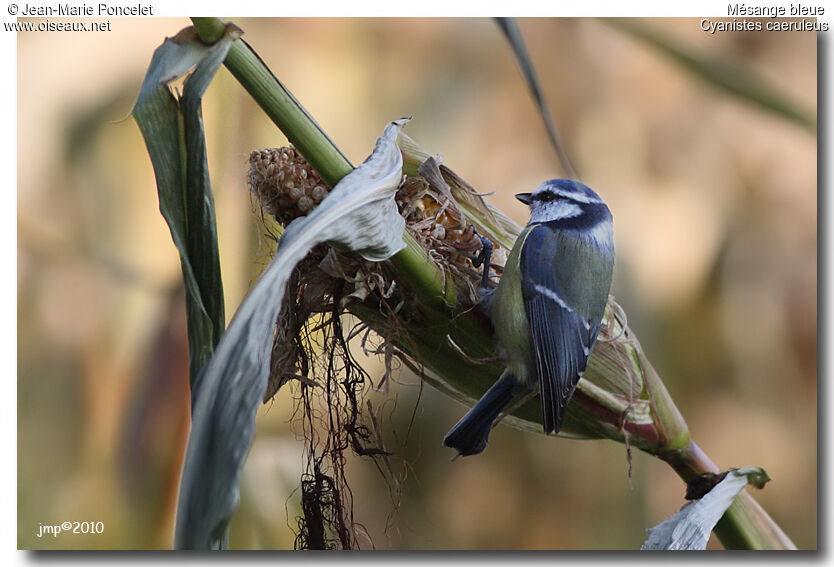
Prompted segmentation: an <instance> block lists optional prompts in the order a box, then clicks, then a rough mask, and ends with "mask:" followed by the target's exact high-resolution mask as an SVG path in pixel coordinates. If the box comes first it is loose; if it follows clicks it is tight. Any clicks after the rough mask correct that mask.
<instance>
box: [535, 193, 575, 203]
mask: <svg viewBox="0 0 834 567" xmlns="http://www.w3.org/2000/svg"><path fill="white" fill-rule="evenodd" d="M533 200H534V201H536V202H538V203H552V202H553V201H562V200H567V199H566V198H565V197H562V196H561V195H557V194H556V193H553V192H551V191H546V192H543V193H536V194H535V195H533Z"/></svg>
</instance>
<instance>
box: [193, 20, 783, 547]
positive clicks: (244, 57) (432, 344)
mask: <svg viewBox="0 0 834 567" xmlns="http://www.w3.org/2000/svg"><path fill="white" fill-rule="evenodd" d="M193 22H194V26H195V28H196V30H197V33H198V35H199V37H200V39H201V40H202V41H203V42H205V43H208V44H211V43H213V42H214V41H217V40H218V39H219V38H220V37H221V35H222V34H223V33H224V29H225V23H224V22H223V21H222V20H219V19H216V18H193ZM224 65H225V66H226V67H227V68H228V69H229V71H230V72H231V73H232V74H233V75H234V76H235V78H236V79H237V80H238V81H239V82H240V84H241V85H242V86H243V87H244V88H245V89H246V90H247V91H248V92H249V94H250V95H251V96H252V97H253V99H254V100H255V101H256V102H257V103H258V104H259V105H260V106H261V108H262V109H263V110H264V111H265V112H266V114H267V115H268V116H269V117H270V119H271V120H272V121H273V122H274V123H275V124H276V125H277V126H278V127H279V128H280V129H281V130H282V132H283V133H284V134H285V135H286V136H287V138H288V139H289V141H290V142H291V143H292V144H293V145H294V146H295V148H296V149H297V150H298V152H300V153H301V154H302V155H303V156H304V157H305V158H306V159H307V161H308V162H309V163H310V164H311V166H312V167H313V168H314V169H315V171H316V172H317V173H318V174H319V175H320V176H321V178H322V179H323V180H324V182H325V183H327V184H328V185H329V186H331V187H333V186H334V185H336V183H337V182H338V181H339V180H340V179H342V178H343V177H344V176H345V175H347V174H348V173H350V172H351V171H352V170H353V166H352V164H351V163H350V162H349V161H348V160H347V158H345V156H344V155H343V154H342V153H341V152H340V151H339V149H338V148H337V147H336V146H335V144H334V143H333V142H332V141H331V140H330V139H329V137H328V136H327V135H326V134H325V133H324V131H323V130H322V129H321V128H320V127H319V126H318V124H316V122H315V121H314V120H313V118H312V117H311V116H310V115H309V113H307V112H306V111H305V110H304V108H303V107H302V106H301V104H300V103H299V102H298V101H297V100H296V99H295V97H293V95H292V94H291V93H290V92H289V91H288V90H287V89H286V87H284V85H282V84H281V83H280V81H279V80H278V79H277V78H276V77H275V76H274V75H273V74H272V72H271V71H270V70H269V69H268V68H267V67H266V65H265V64H264V63H263V61H261V59H260V58H259V57H258V56H257V55H256V54H255V52H254V51H253V50H252V49H251V48H250V47H249V46H248V45H247V44H246V43H245V42H244V41H243V40H240V39H238V40H236V41H234V42H233V43H232V45H231V47H230V48H229V51H228V53H227V55H226V58H225V60H224ZM399 145H400V149H401V151H402V153H403V172H404V173H405V174H406V175H409V176H415V175H417V169H418V167H419V166H420V165H421V164H423V163H424V162H425V161H426V159H427V158H428V157H429V153H428V152H426V151H425V150H424V149H423V148H421V147H420V146H419V145H418V144H417V143H416V142H414V141H413V140H411V139H410V138H408V137H407V136H404V135H403V136H401V138H400V141H399ZM440 171H441V175H442V178H443V180H444V181H445V182H446V183H447V184H448V186H449V188H450V189H451V191H452V194H453V195H454V197H455V198H456V200H457V203H458V205H459V207H460V209H461V211H462V213H463V214H464V216H465V217H466V219H467V221H468V222H471V223H473V224H474V225H475V226H477V228H478V230H479V231H480V232H481V233H482V234H486V235H488V236H490V237H491V238H492V239H493V240H494V241H495V242H496V243H498V244H499V245H500V246H502V247H504V248H507V249H508V248H509V247H511V245H512V242H513V240H514V238H515V236H516V235H517V234H518V230H519V227H517V226H515V225H514V223H513V222H512V221H510V220H509V219H508V218H507V217H506V216H504V215H503V214H501V213H500V211H497V210H496V209H494V208H492V207H490V206H489V205H486V204H484V203H482V202H481V201H480V200H479V199H475V198H473V197H472V192H471V189H470V188H468V186H466V184H465V182H463V181H462V180H461V179H460V178H459V177H458V176H457V175H455V174H454V172H452V171H451V170H449V169H446V168H441V169H440ZM403 240H404V241H405V243H406V246H405V248H404V249H402V250H401V251H400V252H398V253H397V254H396V255H394V256H393V257H391V258H390V260H388V261H387V262H388V264H389V269H390V272H391V274H392V276H393V277H394V278H395V279H396V281H397V282H398V284H402V285H404V286H407V288H408V289H409V290H410V292H411V295H410V297H412V298H413V299H412V301H411V305H408V306H406V309H407V310H408V311H409V313H410V314H411V318H412V323H411V324H410V326H409V333H408V339H407V340H399V341H398V342H396V347H397V348H398V349H399V351H400V352H401V353H402V354H403V357H404V361H405V362H406V363H407V364H409V365H410V366H412V368H414V369H415V370H416V371H418V372H419V373H420V374H421V375H422V376H424V378H425V379H426V380H427V381H429V382H430V383H431V384H432V385H434V386H435V387H437V388H438V389H440V390H441V391H443V392H445V393H447V394H449V395H451V396H453V397H455V398H456V399H459V400H462V401H465V402H468V403H472V400H474V399H477V398H479V397H480V396H481V395H482V394H483V393H484V392H485V391H486V389H487V388H488V387H489V386H490V385H491V384H492V383H493V382H494V381H495V380H496V379H497V377H498V376H499V374H500V373H501V371H502V366H501V365H500V364H479V363H477V362H476V361H475V359H477V358H486V357H489V356H490V355H491V354H492V350H493V339H492V331H491V329H490V327H489V323H488V321H487V320H486V319H485V317H484V316H483V315H482V314H480V312H479V311H478V310H477V309H471V307H472V305H471V301H470V298H469V296H468V294H467V293H466V292H465V290H466V289H467V282H465V281H462V278H461V277H460V276H459V275H456V274H452V273H450V272H448V271H447V270H444V268H443V266H441V265H438V263H437V262H436V261H435V260H434V259H433V258H432V257H431V256H430V255H429V254H428V253H427V251H426V250H425V249H424V248H423V246H421V245H420V244H419V243H418V242H417V241H416V240H415V238H414V237H413V236H412V235H411V234H410V233H408V232H405V233H404V235H403ZM349 309H350V311H351V312H352V313H354V314H355V315H356V316H358V317H359V318H361V319H362V320H363V321H364V322H365V323H366V324H368V325H369V326H370V327H371V328H374V329H377V330H380V331H383V330H385V329H386V328H387V327H388V325H389V324H390V322H389V321H387V320H385V318H384V317H382V315H381V314H380V311H379V310H378V309H375V308H374V306H373V305H369V304H365V303H354V304H352V305H351V306H350V307H349ZM394 340H395V341H397V339H394ZM461 351H463V352H465V353H466V354H467V355H468V356H465V357H464V356H462V355H461ZM507 422H509V423H511V424H512V425H514V426H517V427H521V428H526V429H534V430H538V431H541V426H540V423H541V415H540V410H539V404H538V401H537V400H535V399H534V400H531V401H529V402H528V403H526V404H525V405H522V406H521V407H519V408H516V409H515V411H514V412H513V414H512V416H510V417H509V418H508V419H507ZM560 435H563V436H568V437H574V438H584V439H599V438H607V439H612V440H615V441H619V442H624V443H629V444H630V445H632V446H635V447H638V448H639V449H641V450H643V451H645V452H647V453H649V454H651V455H654V456H656V457H658V458H660V459H662V460H664V461H665V462H667V463H668V464H669V465H670V466H671V467H672V468H673V470H674V471H675V472H676V473H677V474H678V475H679V476H680V477H681V479H682V480H683V481H684V482H686V483H691V482H694V481H695V480H697V479H699V478H700V477H701V476H702V475H704V474H705V473H717V472H719V469H718V467H717V466H716V465H715V464H714V463H713V462H712V461H711V460H710V459H709V458H708V457H707V456H706V455H705V454H704V453H703V452H702V451H701V450H700V448H699V447H698V446H697V445H696V444H695V442H694V441H693V440H692V439H691V437H690V432H689V429H688V427H687V425H686V422H685V421H684V419H683V417H682V415H681V414H680V412H679V411H678V409H677V407H676V405H675V403H674V401H673V400H672V398H671V396H670V395H669V392H668V391H667V390H666V388H665V386H664V384H663V382H662V380H661V379H660V377H659V375H658V374H657V372H656V371H655V369H654V368H653V367H652V365H651V363H650V362H649V360H648V358H647V357H646V355H645V353H644V352H643V349H642V347H641V346H640V343H639V342H638V341H637V339H636V337H635V336H634V334H633V332H632V331H631V330H630V329H629V328H628V325H627V322H626V319H625V316H624V313H623V310H622V309H621V308H620V307H619V305H617V303H616V301H615V300H614V298H613V297H612V298H610V300H609V304H608V308H607V310H606V316H605V319H604V322H603V329H602V331H601V334H600V340H599V342H598V344H597V346H596V348H595V349H594V353H593V355H592V357H591V359H590V361H589V363H588V368H587V370H586V373H585V375H584V377H583V379H582V380H581V381H580V383H579V387H578V389H577V394H576V396H575V398H574V403H572V404H571V405H570V406H569V409H568V413H567V416H566V420H565V425H564V428H563V430H562V431H561V432H560ZM714 531H715V533H716V535H717V536H718V538H719V539H720V541H721V542H722V543H723V545H724V546H725V547H727V548H734V549H792V548H794V545H793V543H792V542H791V541H790V539H789V538H788V537H787V536H786V535H785V534H784V532H783V531H782V530H781V529H780V528H779V526H778V525H776V523H775V522H774V521H773V520H772V519H771V518H770V516H768V514H767V513H766V512H765V511H764V510H763V509H762V508H761V507H760V506H759V505H758V504H757V503H756V502H755V500H754V499H753V498H752V497H751V496H750V495H749V494H748V493H746V492H742V493H741V494H740V495H739V497H738V498H737V499H736V500H735V502H734V504H732V505H731V506H730V508H728V509H727V511H726V513H725V514H724V516H723V518H722V519H721V520H720V521H719V523H718V524H717V525H716V527H715V530H714Z"/></svg>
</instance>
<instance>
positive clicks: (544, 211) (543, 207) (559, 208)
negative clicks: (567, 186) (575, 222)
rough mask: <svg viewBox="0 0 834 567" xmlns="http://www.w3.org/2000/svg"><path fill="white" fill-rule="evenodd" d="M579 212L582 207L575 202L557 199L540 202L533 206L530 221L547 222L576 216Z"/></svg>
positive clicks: (580, 212)
mask: <svg viewBox="0 0 834 567" xmlns="http://www.w3.org/2000/svg"><path fill="white" fill-rule="evenodd" d="M581 214H582V207H580V206H579V205H577V204H576V203H569V202H567V201H562V200H558V201H551V202H550V203H542V204H540V205H538V206H536V207H534V208H533V214H532V215H531V217H530V221H531V222H547V221H554V220H559V219H569V218H571V217H578V216H579V215H581Z"/></svg>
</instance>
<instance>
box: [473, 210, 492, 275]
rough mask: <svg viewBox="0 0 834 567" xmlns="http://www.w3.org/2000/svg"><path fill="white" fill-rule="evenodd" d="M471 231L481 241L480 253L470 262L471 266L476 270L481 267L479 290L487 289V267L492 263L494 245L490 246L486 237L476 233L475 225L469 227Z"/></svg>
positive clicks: (490, 243) (490, 241)
mask: <svg viewBox="0 0 834 567" xmlns="http://www.w3.org/2000/svg"><path fill="white" fill-rule="evenodd" d="M471 226H472V230H474V231H475V236H477V237H478V238H480V239H481V253H480V254H478V257H477V258H475V259H474V260H472V265H473V266H475V267H476V268H478V267H480V266H481V265H483V267H484V269H483V274H482V276H481V289H487V288H489V266H490V262H491V261H492V249H493V247H494V245H493V244H492V240H490V239H489V238H487V237H486V236H481V235H480V234H479V233H478V229H477V228H475V225H474V224H473V225H471Z"/></svg>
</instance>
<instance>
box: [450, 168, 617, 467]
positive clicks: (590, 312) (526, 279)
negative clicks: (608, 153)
mask: <svg viewBox="0 0 834 567" xmlns="http://www.w3.org/2000/svg"><path fill="white" fill-rule="evenodd" d="M516 197H517V198H518V199H519V200H520V201H521V202H523V203H525V204H527V205H529V206H530V211H531V218H530V222H529V223H528V224H527V226H526V227H525V229H524V231H523V232H522V233H521V234H520V235H519V237H518V240H516V242H515V245H514V246H513V249H512V251H511V252H510V256H509V259H508V260H507V264H506V266H504V273H503V275H502V276H501V280H500V281H499V283H498V287H497V288H496V289H495V291H494V292H493V293H492V294H490V295H488V296H486V297H485V299H484V306H485V308H486V309H487V311H488V313H489V315H490V318H491V320H492V323H493V326H494V328H495V333H496V335H497V338H498V343H499V348H500V350H501V351H502V352H503V354H504V358H505V360H506V363H507V369H506V370H505V371H504V373H503V374H502V375H501V377H500V378H499V379H498V381H497V382H496V383H495V384H494V385H493V386H492V387H491V388H490V389H489V390H487V392H486V393H485V394H484V396H483V397H482V398H481V399H480V401H478V403H477V404H476V405H475V406H474V407H473V408H472V409H471V410H470V411H469V413H467V414H466V415H465V416H464V417H463V419H461V420H460V421H459V422H458V423H457V425H455V426H454V427H453V428H452V430H451V431H450V432H449V433H448V434H447V435H446V438H445V439H444V440H443V444H444V445H446V446H447V447H452V448H454V449H457V451H458V453H459V454H461V455H474V454H477V453H480V452H481V451H483V450H484V448H485V447H486V445H487V441H488V439H489V432H490V430H491V429H492V426H493V424H494V422H495V420H496V419H497V418H498V416H499V414H500V413H501V411H502V410H503V409H504V408H505V407H506V406H507V405H508V404H510V402H512V401H514V400H516V399H519V398H521V397H523V396H526V395H528V394H530V393H531V392H534V391H535V390H539V393H540V397H541V408H542V425H543V426H544V432H545V433H551V432H558V431H559V429H560V428H561V427H562V420H563V419H564V416H565V408H566V406H567V404H568V402H569V401H570V399H571V396H572V395H573V392H574V390H575V389H576V385H577V383H578V382H579V378H580V377H581V376H582V373H583V372H584V371H585V366H586V364H587V362H588V357H589V356H590V354H591V350H592V349H593V348H594V343H595V342H596V339H597V333H598V332H599V328H600V323H601V321H602V316H603V313H604V311H605V304H606V302H607V300H608V291H609V289H610V287H611V274H612V272H613V269H614V232H613V224H612V217H611V212H610V211H609V210H608V207H607V206H606V205H605V203H604V202H603V201H602V199H600V197H599V195H597V194H596V193H595V192H594V191H593V190H591V189H590V188H589V187H587V186H586V185H584V184H582V183H580V182H578V181H571V180H567V179H553V180H550V181H545V182H544V183H542V184H541V185H540V186H539V187H538V188H536V190H535V191H533V192H532V193H521V194H519V195H516ZM488 269H489V263H488V262H487V263H486V264H485V266H484V270H488ZM485 279H486V278H485Z"/></svg>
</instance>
